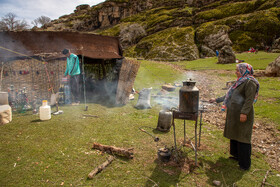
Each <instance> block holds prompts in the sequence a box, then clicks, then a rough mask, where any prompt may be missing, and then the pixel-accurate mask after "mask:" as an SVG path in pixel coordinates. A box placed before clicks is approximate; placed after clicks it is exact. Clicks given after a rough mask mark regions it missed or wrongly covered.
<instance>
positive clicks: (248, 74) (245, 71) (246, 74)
mask: <svg viewBox="0 0 280 187" xmlns="http://www.w3.org/2000/svg"><path fill="white" fill-rule="evenodd" d="M236 66H237V68H238V69H239V72H240V74H241V77H239V78H237V81H236V82H235V83H234V84H233V85H232V86H231V87H230V88H229V90H228V92H227V94H226V97H225V100H224V102H223V106H222V111H225V109H226V106H227V104H228V100H229V97H230V96H231V94H232V92H233V90H234V89H236V88H237V87H238V86H239V85H241V84H242V83H244V82H245V81H246V80H248V79H250V80H252V81H253V82H254V83H255V84H256V85H257V91H256V95H255V99H254V103H256V102H257V99H258V95H259V89H260V84H259V82H258V81H257V79H255V77H253V74H254V69H253V67H252V66H251V65H250V64H247V63H241V64H237V65H236Z"/></svg>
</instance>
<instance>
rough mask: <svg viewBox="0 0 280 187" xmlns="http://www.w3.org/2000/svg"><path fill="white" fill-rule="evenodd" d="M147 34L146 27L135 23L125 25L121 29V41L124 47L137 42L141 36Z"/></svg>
mask: <svg viewBox="0 0 280 187" xmlns="http://www.w3.org/2000/svg"><path fill="white" fill-rule="evenodd" d="M144 36H146V31H145V29H144V28H143V27H142V26H141V25H139V24H137V23H135V24H132V25H127V26H125V27H123V28H122V29H121V31H120V42H121V44H122V46H123V47H124V48H127V47H128V46H131V45H134V44H136V43H137V42H138V41H139V40H140V39H141V38H143V37H144Z"/></svg>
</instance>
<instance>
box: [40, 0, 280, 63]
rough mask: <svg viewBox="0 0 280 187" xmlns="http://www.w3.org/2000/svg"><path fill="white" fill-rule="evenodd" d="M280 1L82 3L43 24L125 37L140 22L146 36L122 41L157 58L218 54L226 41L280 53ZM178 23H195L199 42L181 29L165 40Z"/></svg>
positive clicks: (238, 46)
mask: <svg viewBox="0 0 280 187" xmlns="http://www.w3.org/2000/svg"><path fill="white" fill-rule="evenodd" d="M279 4H280V1H279V0H266V1H265V0H255V1H248V0H231V1H229V0H223V1H215V0H143V1H138V0H107V1H105V2H104V3H100V4H98V5H96V6H93V7H89V6H88V5H80V6H77V7H76V10H75V11H74V12H73V13H72V14H70V15H64V16H61V17H60V18H59V19H57V20H53V21H52V22H51V23H49V24H47V25H44V26H43V28H42V29H44V30H52V31H53V30H55V31H86V32H91V33H97V34H101V35H109V36H117V37H121V36H120V33H121V30H122V29H123V28H124V27H129V25H133V24H138V25H141V27H142V28H143V29H144V30H145V32H146V35H145V36H143V37H139V38H137V40H136V41H137V43H136V44H135V43H134V42H127V40H125V39H123V40H121V41H124V42H126V43H124V44H123V46H126V48H125V53H126V54H127V55H130V56H131V55H132V56H134V57H141V58H142V57H149V58H151V59H154V60H156V59H166V60H167V59H171V60H180V59H193V58H199V56H201V57H206V56H214V51H215V50H217V49H218V50H221V49H222V48H223V47H224V46H231V47H232V50H234V51H236V52H242V51H246V50H248V49H249V48H250V47H258V49H259V50H264V49H265V47H266V46H270V47H271V46H272V44H273V43H274V45H273V47H272V51H273V52H279V50H280V49H279V39H278V40H276V38H279V37H280V7H279V6H280V5H279ZM176 27H179V28H185V27H192V29H193V31H194V32H193V36H191V38H194V39H193V42H191V43H189V42H188V44H185V43H180V42H179V43H178V42H177V41H175V40H174V38H176V35H177V34H178V33H173V34H174V36H175V37H173V38H172V37H169V38H168V39H169V41H168V42H167V41H165V39H162V37H161V34H160V33H162V31H164V30H167V32H168V30H169V29H170V28H176ZM175 30H176V29H175ZM178 30H180V29H178ZM178 30H176V32H177V31H178ZM179 35H181V33H180V32H179ZM150 36H153V38H151V37H150ZM187 36H190V35H189V34H187ZM155 37H157V38H155ZM150 40H153V43H151V42H150ZM184 40H185V39H183V41H184ZM188 40H189V39H188ZM167 43H168V44H167ZM158 44H162V45H163V46H158ZM186 45H190V46H189V47H186ZM193 45H195V46H193ZM151 46H153V47H151ZM154 46H156V47H154ZM274 46H275V47H274ZM197 48H199V52H198V53H200V54H197V52H196V51H197ZM158 49H160V50H158ZM189 49H191V50H190V52H186V51H185V50H189ZM149 50H151V51H149ZM227 51H228V50H227ZM156 52H157V54H155V53H156ZM138 55H140V56H138ZM159 55H163V56H162V57H159ZM221 62H224V60H222V61H221Z"/></svg>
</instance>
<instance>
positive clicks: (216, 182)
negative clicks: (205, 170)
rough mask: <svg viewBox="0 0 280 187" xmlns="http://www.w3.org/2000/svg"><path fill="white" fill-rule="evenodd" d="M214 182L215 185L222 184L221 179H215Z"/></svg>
mask: <svg viewBox="0 0 280 187" xmlns="http://www.w3.org/2000/svg"><path fill="white" fill-rule="evenodd" d="M213 184H214V185H215V186H221V181H216V180H214V181H213Z"/></svg>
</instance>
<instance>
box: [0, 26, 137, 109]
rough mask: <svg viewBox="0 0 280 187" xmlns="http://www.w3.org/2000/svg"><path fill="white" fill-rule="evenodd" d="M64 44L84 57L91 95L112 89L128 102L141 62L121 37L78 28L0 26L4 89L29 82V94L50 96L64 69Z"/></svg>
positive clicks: (113, 95) (116, 99)
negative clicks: (127, 55) (126, 53)
mask: <svg viewBox="0 0 280 187" xmlns="http://www.w3.org/2000/svg"><path fill="white" fill-rule="evenodd" d="M64 48H67V49H70V51H71V52H72V53H75V54H76V55H78V56H79V58H80V62H84V64H85V75H86V80H87V82H86V85H87V86H89V87H92V89H91V90H89V89H87V91H88V92H89V93H88V94H89V96H96V95H98V94H99V97H104V96H106V95H107V96H106V97H110V98H111V99H112V98H113V100H114V102H115V103H116V104H126V102H127V101H128V96H129V93H130V91H131V89H132V87H133V83H134V80H135V77H136V74H137V71H138V68H139V65H140V64H139V62H137V61H134V60H127V59H124V58H123V56H122V50H121V47H120V44H119V40H118V38H116V37H109V36H100V35H95V34H87V33H79V32H50V31H38V32H37V31H22V32H0V62H1V69H3V75H2V85H1V87H2V91H8V89H9V87H10V85H14V87H15V89H21V88H23V87H26V88H27V90H28V96H29V97H30V99H32V98H33V97H34V96H37V97H39V98H40V99H49V98H50V94H51V92H50V88H51V87H52V88H53V89H54V91H55V92H58V89H59V87H60V85H61V78H62V77H63V74H64V72H65V68H66V57H65V56H64V55H62V54H61V51H62V50H63V49H64ZM3 63H4V65H2V64H3ZM48 77H49V80H50V81H49V80H48ZM81 80H82V79H81ZM89 99H90V97H89ZM105 100H108V98H105Z"/></svg>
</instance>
